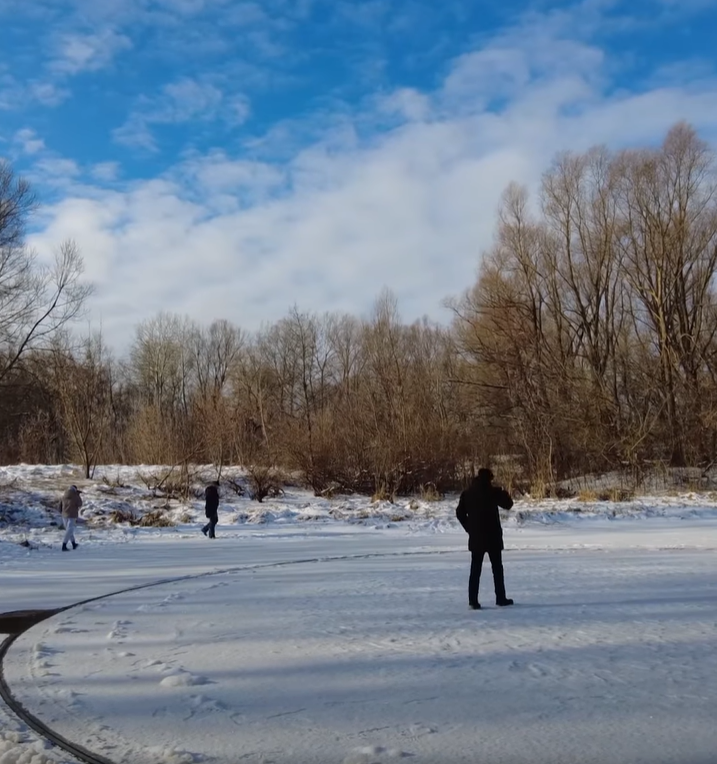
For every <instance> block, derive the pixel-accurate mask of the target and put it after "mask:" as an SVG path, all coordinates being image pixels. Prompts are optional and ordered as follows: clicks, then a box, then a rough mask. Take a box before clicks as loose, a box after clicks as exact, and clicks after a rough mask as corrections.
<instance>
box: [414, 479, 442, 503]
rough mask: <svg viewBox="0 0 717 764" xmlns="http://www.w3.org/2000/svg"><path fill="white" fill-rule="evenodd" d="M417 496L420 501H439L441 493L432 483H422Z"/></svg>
mask: <svg viewBox="0 0 717 764" xmlns="http://www.w3.org/2000/svg"><path fill="white" fill-rule="evenodd" d="M419 496H420V498H421V501H441V500H442V499H443V494H441V493H440V491H438V489H437V488H436V486H435V485H434V484H433V483H427V484H426V485H422V486H421V492H420V494H419Z"/></svg>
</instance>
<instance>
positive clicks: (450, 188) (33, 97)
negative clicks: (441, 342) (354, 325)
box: [0, 0, 717, 347]
mask: <svg viewBox="0 0 717 764" xmlns="http://www.w3.org/2000/svg"><path fill="white" fill-rule="evenodd" d="M715 40H717V1H716V0H682V1H681V2H680V1H679V0H636V1H635V2H619V1H618V0H585V1H584V2H561V3H556V2H545V1H544V2H530V1H529V0H520V2H517V1H511V0H508V1H507V2H503V3H497V2H487V1H483V2H475V1H474V2H469V1H468V0H462V1H459V0H441V1H440V2H439V1H438V0H393V1H391V2H389V0H338V1H337V2H329V1H328V0H261V1H260V2H236V1H234V0H33V1H32V2H28V0H0V155H2V156H6V157H8V158H9V159H10V160H11V161H12V162H13V164H14V165H15V167H16V168H17V169H18V170H20V171H22V172H23V173H24V174H26V175H27V176H28V177H29V178H30V179H31V180H32V181H33V182H34V184H35V187H36V189H37V191H38V192H39V194H40V197H41V200H42V202H43V207H42V208H41V209H40V210H39V212H38V215H37V217H36V218H35V219H34V220H33V224H32V232H31V244H32V245H33V246H34V247H35V248H36V249H37V250H38V252H39V253H40V255H41V256H49V253H50V252H51V251H52V250H53V248H56V247H57V246H58V245H59V243H60V242H61V241H63V240H64V239H66V238H73V239H75V240H76V241H77V243H78V245H79V246H80V249H81V251H82V254H83V257H84V259H85V263H86V272H87V278H88V279H89V280H91V281H92V282H93V283H94V284H95V285H96V293H95V297H94V298H93V300H92V302H91V305H90V308H91V311H90V317H91V321H92V322H93V323H94V324H95V325H99V322H100V321H101V322H102V326H103V329H104V331H105V332H106V333H107V334H108V335H109V340H110V341H111V342H113V344H115V345H116V346H117V347H121V346H124V345H126V344H127V343H128V342H129V341H130V340H131V337H132V333H133V329H134V326H135V325H136V324H137V322H138V321H140V320H142V319H143V318H147V317H149V316H151V315H154V314H155V313H156V312H157V311H159V310H160V309H163V310H168V311H172V312H177V313H180V314H187V315H189V316H191V317H192V318H194V319H196V320H198V321H200V322H208V321H210V320H211V319H213V318H228V319H230V320H232V321H234V322H236V323H237V324H239V325H241V326H243V327H244V328H246V329H249V330H253V329H256V328H257V327H259V326H260V325H261V324H262V322H267V321H269V322H271V321H275V320H277V319H278V318H280V317H282V316H283V315H285V313H286V312H287V310H288V309H289V307H290V306H291V305H293V304H294V303H296V304H297V305H298V306H299V308H300V309H305V310H311V311H317V312H323V311H324V310H337V311H346V312H351V313H354V314H356V315H364V314H366V313H367V312H368V311H370V309H371V305H372V303H373V301H374V299H375V298H376V296H377V295H378V294H379V292H380V290H381V288H382V287H383V286H388V287H389V288H391V289H392V290H393V291H394V292H395V293H396V295H397V296H398V298H399V306H400V308H401V310H402V313H403V315H404V318H405V319H407V320H412V319H414V318H417V317H419V316H421V315H424V314H427V315H429V316H430V317H432V318H435V319H437V320H447V318H448V316H447V314H446V313H445V310H444V309H443V308H442V307H441V303H442V300H443V298H445V297H447V296H451V295H455V294H457V293H459V292H460V291H462V290H463V289H464V288H466V287H468V286H470V284H471V283H472V281H473V280H474V278H475V273H476V266H477V264H478V261H479V257H480V253H481V251H483V250H484V249H485V248H486V247H488V246H490V243H491V237H492V233H493V229H494V222H495V210H496V205H497V203H498V199H499V196H500V193H501V191H502V190H503V188H504V187H505V185H506V184H507V183H508V182H510V181H511V180H516V181H518V182H522V183H525V184H527V185H528V186H535V184H536V183H537V181H538V179H539V177H540V174H541V172H542V171H543V170H544V169H545V168H546V166H547V165H548V164H549V162H550V160H551V158H552V156H553V155H554V153H555V152H557V151H559V150H562V149H577V150H580V149H584V148H587V147H588V146H590V145H593V144H596V143H605V144H607V145H609V146H613V147H616V148H618V147H621V146H627V145H636V144H655V143H657V142H659V141H660V140H661V139H662V138H663V137H664V134H665V132H666V130H667V129H668V128H669V126H670V125H672V124H674V123H675V122H677V121H678V120H687V121H689V122H691V123H692V124H693V125H694V126H695V127H696V128H697V129H698V131H699V132H700V134H701V135H702V136H703V137H704V138H706V139H707V140H709V141H714V139H715V137H717V53H715Z"/></svg>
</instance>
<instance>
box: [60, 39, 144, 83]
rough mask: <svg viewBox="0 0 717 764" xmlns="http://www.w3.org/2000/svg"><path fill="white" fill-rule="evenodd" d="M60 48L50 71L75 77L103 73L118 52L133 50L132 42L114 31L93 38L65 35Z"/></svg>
mask: <svg viewBox="0 0 717 764" xmlns="http://www.w3.org/2000/svg"><path fill="white" fill-rule="evenodd" d="M58 47H59V50H58V52H57V55H56V56H55V58H54V59H53V60H52V61H51V63H50V69H51V70H52V71H54V72H56V73H58V74H69V75H73V74H79V73H80V72H94V71H97V70H99V69H104V68H105V67H106V66H108V65H109V64H110V63H111V61H112V60H113V59H114V57H115V56H116V55H117V54H118V53H119V52H121V51H122V50H126V49H127V48H130V47H132V41H131V40H130V39H129V37H127V36H125V35H123V34H118V33H117V32H115V31H113V30H112V29H104V30H101V31H98V32H93V33H90V34H77V33H75V34H65V35H63V36H62V37H61V38H60V40H59V46H58Z"/></svg>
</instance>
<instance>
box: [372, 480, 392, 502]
mask: <svg viewBox="0 0 717 764" xmlns="http://www.w3.org/2000/svg"><path fill="white" fill-rule="evenodd" d="M377 501H388V502H390V503H391V504H393V503H394V502H395V501H396V494H395V493H394V492H393V491H391V490H390V489H389V487H388V486H387V485H386V484H385V483H381V485H379V487H378V488H377V489H376V492H375V493H374V495H373V496H372V497H371V503H372V504H375V503H376V502H377Z"/></svg>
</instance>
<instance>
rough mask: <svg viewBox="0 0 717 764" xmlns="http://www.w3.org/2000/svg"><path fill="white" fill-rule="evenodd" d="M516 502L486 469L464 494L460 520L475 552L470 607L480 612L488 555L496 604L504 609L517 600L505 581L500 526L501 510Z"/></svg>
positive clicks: (481, 470)
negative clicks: (509, 593) (483, 570)
mask: <svg viewBox="0 0 717 764" xmlns="http://www.w3.org/2000/svg"><path fill="white" fill-rule="evenodd" d="M512 506H513V499H511V498H510V494H509V493H508V492H507V491H506V490H504V489H503V488H499V487H498V486H494V485H493V473H492V472H491V471H490V470H489V469H486V468H481V469H479V470H478V475H477V476H476V477H475V478H474V479H473V482H472V483H471V485H470V487H469V488H467V489H466V490H465V491H463V493H462V494H461V498H460V501H459V502H458V507H457V509H456V517H457V518H458V522H459V523H460V524H461V525H462V526H463V528H464V530H465V531H466V533H467V534H468V550H469V551H470V553H471V573H470V577H469V579H468V604H469V605H470V607H471V608H473V610H480V604H479V602H478V587H479V584H480V573H481V567H482V566H483V557H484V556H485V553H486V552H487V553H488V557H489V558H490V564H491V567H492V568H493V584H494V585H495V604H496V605H500V606H501V607H504V606H506V605H512V604H513V600H511V599H508V598H507V597H506V596H505V582H504V580H503V559H502V551H503V529H502V528H501V525H500V514H499V512H498V507H503V509H510V508H511V507H512Z"/></svg>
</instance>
